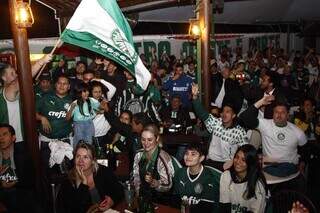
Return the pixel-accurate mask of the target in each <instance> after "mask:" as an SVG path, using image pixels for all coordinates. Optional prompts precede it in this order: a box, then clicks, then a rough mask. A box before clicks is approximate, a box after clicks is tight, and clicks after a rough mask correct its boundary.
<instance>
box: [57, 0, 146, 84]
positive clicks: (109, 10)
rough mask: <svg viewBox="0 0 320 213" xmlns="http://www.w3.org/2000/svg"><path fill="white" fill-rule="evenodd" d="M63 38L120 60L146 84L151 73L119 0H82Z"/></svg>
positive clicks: (112, 58)
mask: <svg viewBox="0 0 320 213" xmlns="http://www.w3.org/2000/svg"><path fill="white" fill-rule="evenodd" d="M60 39H61V40H62V41H64V42H67V43H70V44H73V45H76V46H80V47H82V48H85V49H88V50H91V51H94V52H96V53H98V54H101V55H103V56H105V57H106V58H109V59H111V60H113V61H115V62H117V63H118V64H120V65H122V66H123V67H124V68H126V69H127V70H128V71H129V72H130V73H131V74H132V75H133V76H134V77H135V79H136V81H137V84H138V85H139V86H140V87H141V88H142V89H146V88H147V86H148V84H149V81H150V78H151V74H150V72H149V71H148V70H147V68H146V67H145V66H144V64H143V63H142V61H141V59H140V57H139V56H138V54H137V53H136V52H135V49H134V45H133V38H132V31H131V29H130V26H129V24H128V22H127V20H126V18H125V17H124V15H123V14H122V12H121V10H120V8H119V6H118V4H117V2H116V0H82V1H81V3H80V4H79V6H78V8H77V9H76V11H75V12H74V14H73V16H72V18H71V19H70V21H69V23H68V25H67V27H66V29H65V30H64V31H63V33H62V35H61V38H60Z"/></svg>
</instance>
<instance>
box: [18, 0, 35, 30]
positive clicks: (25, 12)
mask: <svg viewBox="0 0 320 213" xmlns="http://www.w3.org/2000/svg"><path fill="white" fill-rule="evenodd" d="M15 19H16V25H17V26H18V27H19V28H26V27H31V26H32V24H33V23H34V19H33V14H32V10H31V8H30V5H29V4H28V3H26V2H23V1H17V2H16V5H15Z"/></svg>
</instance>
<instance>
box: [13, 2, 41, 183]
mask: <svg viewBox="0 0 320 213" xmlns="http://www.w3.org/2000/svg"><path fill="white" fill-rule="evenodd" d="M16 1H19V0H16ZM14 4H15V0H9V10H10V22H11V31H12V35H13V41H14V49H15V54H16V60H17V68H18V69H17V73H18V79H19V86H20V99H21V101H20V103H21V105H20V108H21V110H22V118H21V121H23V127H24V128H23V129H24V141H25V143H26V145H27V147H28V151H29V153H30V155H31V157H32V160H33V163H34V167H35V172H36V177H37V178H36V183H37V186H40V184H39V183H40V182H38V180H39V178H40V177H41V175H40V161H39V143H38V136H37V132H36V117H35V97H34V92H33V86H32V74H31V63H30V51H29V44H28V35H27V30H26V29H24V28H18V27H17V25H16V24H15V7H14ZM26 151H27V150H26Z"/></svg>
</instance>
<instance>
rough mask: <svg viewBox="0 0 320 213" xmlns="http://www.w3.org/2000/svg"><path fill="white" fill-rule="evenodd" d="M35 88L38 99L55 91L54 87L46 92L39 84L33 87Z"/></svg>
mask: <svg viewBox="0 0 320 213" xmlns="http://www.w3.org/2000/svg"><path fill="white" fill-rule="evenodd" d="M33 90H34V96H35V97H36V101H38V100H39V99H41V98H42V97H43V96H44V95H46V94H48V93H54V91H53V90H52V88H50V89H49V91H47V92H44V91H43V90H41V88H40V86H39V84H38V85H35V86H34V87H33Z"/></svg>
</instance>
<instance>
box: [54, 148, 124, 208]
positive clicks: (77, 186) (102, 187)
mask: <svg viewBox="0 0 320 213" xmlns="http://www.w3.org/2000/svg"><path fill="white" fill-rule="evenodd" d="M122 197H123V190H122V187H121V185H120V184H119V182H118V181H117V178H116V177H115V176H114V174H113V173H112V171H111V170H110V169H109V168H107V167H105V166H102V165H98V163H97V161H96V156H95V152H94V149H93V147H92V146H91V145H89V144H86V143H82V142H80V143H78V145H77V147H76V148H75V151H74V167H73V168H72V169H71V170H70V172H69V175H68V179H67V180H66V181H65V182H64V183H62V186H61V191H60V193H59V195H58V208H59V210H60V211H59V212H63V213H74V212H77V213H82V212H83V213H84V212H87V211H88V209H89V208H90V209H91V210H92V212H94V210H93V209H96V210H99V211H101V212H104V211H106V210H107V209H109V208H110V207H112V206H113V205H114V204H115V203H117V202H119V201H120V200H121V199H122Z"/></svg>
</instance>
